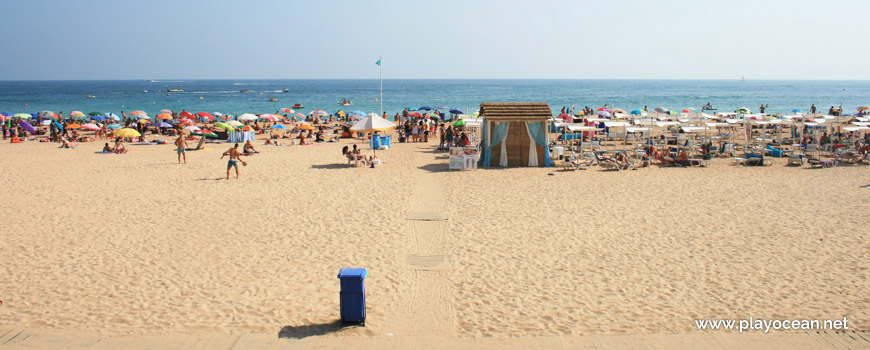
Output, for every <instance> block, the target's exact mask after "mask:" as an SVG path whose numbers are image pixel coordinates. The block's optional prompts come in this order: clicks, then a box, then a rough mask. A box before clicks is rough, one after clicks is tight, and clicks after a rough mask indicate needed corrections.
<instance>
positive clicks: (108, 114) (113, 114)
mask: <svg viewBox="0 0 870 350" xmlns="http://www.w3.org/2000/svg"><path fill="white" fill-rule="evenodd" d="M103 115H105V116H106V119H113V120H121V118H119V117H118V115H117V114H115V113H106V114H103Z"/></svg>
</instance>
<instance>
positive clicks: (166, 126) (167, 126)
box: [154, 122, 172, 128]
mask: <svg viewBox="0 0 870 350" xmlns="http://www.w3.org/2000/svg"><path fill="white" fill-rule="evenodd" d="M154 126H156V127H158V128H171V127H172V124H169V123H165V122H159V123H157V124H154Z"/></svg>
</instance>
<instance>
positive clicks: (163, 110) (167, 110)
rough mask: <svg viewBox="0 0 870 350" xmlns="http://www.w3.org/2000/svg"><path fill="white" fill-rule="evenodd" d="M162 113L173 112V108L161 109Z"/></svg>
mask: <svg viewBox="0 0 870 350" xmlns="http://www.w3.org/2000/svg"><path fill="white" fill-rule="evenodd" d="M160 113H161V114H162V113H166V114H172V110H171V109H161V110H160Z"/></svg>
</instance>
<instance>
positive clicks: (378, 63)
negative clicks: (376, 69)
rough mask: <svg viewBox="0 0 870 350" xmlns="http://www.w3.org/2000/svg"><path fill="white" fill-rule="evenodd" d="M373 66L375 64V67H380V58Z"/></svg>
mask: <svg viewBox="0 0 870 350" xmlns="http://www.w3.org/2000/svg"><path fill="white" fill-rule="evenodd" d="M375 64H376V65H379V66H380V65H381V59H380V58H378V61H377V62H375Z"/></svg>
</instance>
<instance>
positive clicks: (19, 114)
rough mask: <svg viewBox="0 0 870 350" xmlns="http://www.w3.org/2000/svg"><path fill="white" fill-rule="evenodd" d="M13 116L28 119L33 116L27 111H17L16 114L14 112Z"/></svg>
mask: <svg viewBox="0 0 870 350" xmlns="http://www.w3.org/2000/svg"><path fill="white" fill-rule="evenodd" d="M13 117H15V118H18V119H30V118H31V117H33V116H32V115H30V114H27V113H18V114H15V115H14V116H13Z"/></svg>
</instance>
